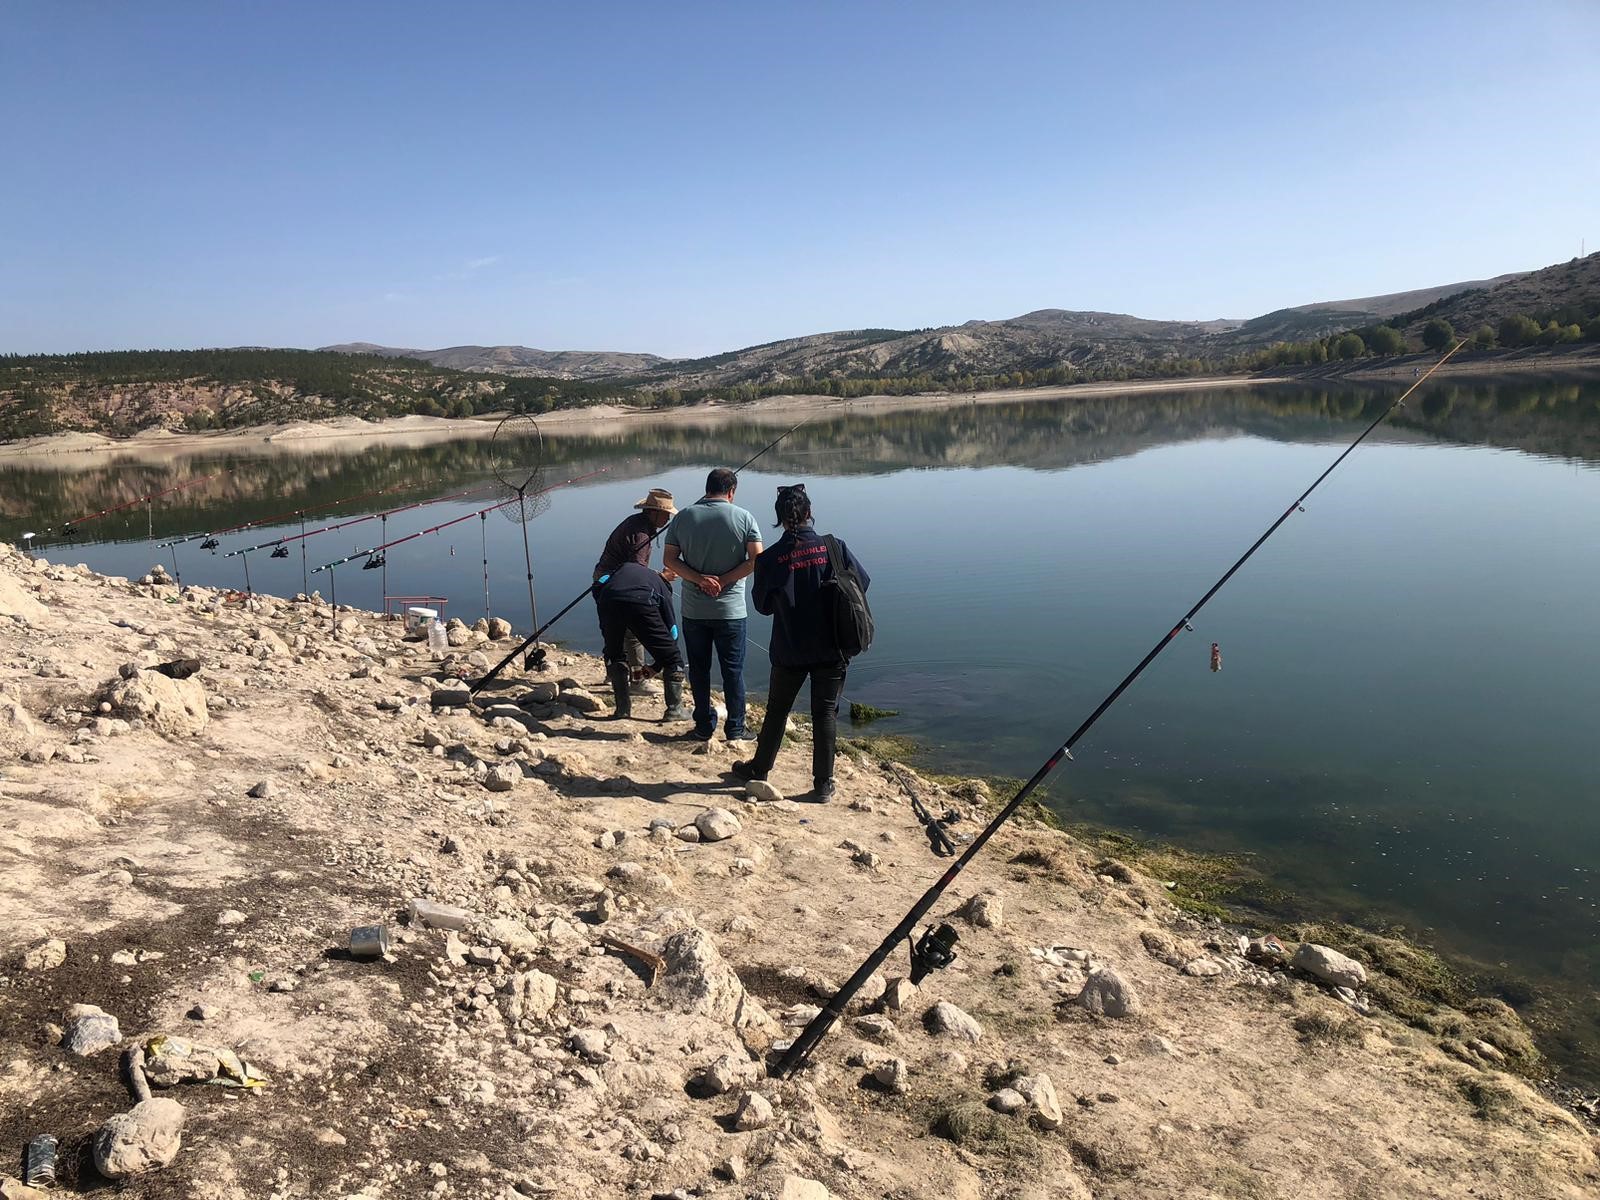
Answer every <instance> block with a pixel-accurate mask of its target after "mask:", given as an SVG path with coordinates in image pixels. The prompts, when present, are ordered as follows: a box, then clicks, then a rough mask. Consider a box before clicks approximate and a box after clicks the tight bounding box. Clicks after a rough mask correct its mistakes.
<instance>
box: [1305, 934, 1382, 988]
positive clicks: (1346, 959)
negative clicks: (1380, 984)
mask: <svg viewBox="0 0 1600 1200" xmlns="http://www.w3.org/2000/svg"><path fill="white" fill-rule="evenodd" d="M1294 965H1295V966H1297V967H1299V968H1300V969H1301V970H1302V971H1304V972H1305V973H1306V974H1307V975H1314V976H1316V977H1317V978H1318V979H1320V980H1322V982H1323V983H1326V984H1328V985H1330V986H1332V987H1347V988H1358V987H1360V986H1361V985H1362V984H1364V983H1366V982H1367V969H1366V968H1365V967H1363V966H1362V965H1361V964H1360V963H1358V962H1357V961H1356V960H1355V959H1353V958H1351V957H1350V956H1349V955H1347V954H1340V953H1339V952H1338V951H1337V950H1333V949H1330V948H1329V947H1327V946H1318V945H1317V944H1315V943H1314V942H1302V943H1301V945H1300V949H1298V950H1296V951H1295V952H1294Z"/></svg>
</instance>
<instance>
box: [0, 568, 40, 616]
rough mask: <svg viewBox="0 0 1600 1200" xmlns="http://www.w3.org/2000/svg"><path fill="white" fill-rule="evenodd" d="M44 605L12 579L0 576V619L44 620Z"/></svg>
mask: <svg viewBox="0 0 1600 1200" xmlns="http://www.w3.org/2000/svg"><path fill="white" fill-rule="evenodd" d="M44 612H45V609H44V605H42V604H40V603H39V601H38V600H36V599H35V598H34V597H33V596H31V595H29V594H28V593H27V592H26V591H25V590H24V589H23V587H22V585H21V584H19V583H17V582H16V581H15V580H13V579H7V578H6V577H4V576H0V617H14V618H16V619H18V620H21V621H27V622H30V623H31V622H34V621H39V620H42V619H43V618H44Z"/></svg>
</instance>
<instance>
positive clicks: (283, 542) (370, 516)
mask: <svg viewBox="0 0 1600 1200" xmlns="http://www.w3.org/2000/svg"><path fill="white" fill-rule="evenodd" d="M482 490H483V485H482V484H479V485H478V486H477V487H470V488H468V489H467V490H466V491H464V492H452V493H451V494H450V495H448V496H435V497H434V498H433V499H431V500H415V501H413V502H412V503H410V504H402V505H400V506H399V507H398V508H386V509H384V510H383V511H382V512H374V513H366V514H365V515H363V516H359V517H351V518H350V519H349V520H346V521H336V522H334V523H333V524H332V525H324V526H322V528H320V529H313V530H310V531H309V532H307V531H304V530H302V531H301V532H300V533H292V534H288V535H286V536H284V537H281V538H273V539H272V540H271V541H270V542H262V543H261V544H260V545H259V546H245V547H242V548H241V549H238V550H229V551H228V552H227V553H226V554H224V555H223V556H222V557H223V558H233V557H234V556H235V555H239V554H254V553H255V552H256V551H257V550H268V549H271V548H273V547H275V546H287V545H288V544H289V543H290V542H298V541H300V540H301V539H302V538H314V537H316V536H317V535H319V534H323V533H335V532H337V531H338V530H340V529H349V528H350V527H351V526H352V525H360V524H362V523H363V522H366V521H376V520H379V519H380V518H381V519H382V520H384V521H387V520H388V519H389V518H390V517H392V516H394V515H395V514H396V513H403V512H410V511H411V510H412V509H414V508H426V507H427V506H428V505H430V504H443V503H444V502H445V501H447V500H464V499H466V498H467V497H468V496H471V495H473V494H474V493H477V492H481V491H482ZM363 553H365V551H363ZM320 569H321V568H318V570H320ZM315 573H316V572H315V571H313V572H312V574H315Z"/></svg>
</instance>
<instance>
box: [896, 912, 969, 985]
mask: <svg viewBox="0 0 1600 1200" xmlns="http://www.w3.org/2000/svg"><path fill="white" fill-rule="evenodd" d="M907 940H909V939H907ZM960 940H961V935H960V934H958V933H957V932H956V931H955V930H954V929H953V928H951V926H950V925H948V924H945V925H940V926H939V928H937V929H935V928H934V927H933V926H931V925H930V926H928V928H926V929H924V930H923V931H922V936H921V937H920V938H918V939H917V940H916V942H915V943H913V944H912V946H911V982H912V983H921V982H922V981H923V980H924V979H925V978H927V975H928V972H929V971H942V970H944V968H945V967H948V966H949V965H950V964H951V963H953V962H955V960H956V943H957V942H959V941H960Z"/></svg>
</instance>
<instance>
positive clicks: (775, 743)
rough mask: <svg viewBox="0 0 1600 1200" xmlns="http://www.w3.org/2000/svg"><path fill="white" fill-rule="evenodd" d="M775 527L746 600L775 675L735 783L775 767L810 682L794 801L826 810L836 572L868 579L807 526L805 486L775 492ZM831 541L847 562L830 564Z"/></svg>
mask: <svg viewBox="0 0 1600 1200" xmlns="http://www.w3.org/2000/svg"><path fill="white" fill-rule="evenodd" d="M775 507H776V509H777V517H778V524H779V525H781V526H782V527H783V531H784V532H783V537H782V538H780V539H779V540H778V543H777V545H775V546H772V547H770V548H768V549H766V550H764V551H762V553H761V555H760V557H759V558H757V559H756V569H755V575H754V576H753V578H752V581H751V584H752V586H751V589H750V595H751V599H752V600H753V601H754V602H755V606H756V609H757V611H759V612H762V613H767V614H769V615H770V616H771V617H772V647H771V651H770V657H771V659H772V677H771V682H770V683H769V684H768V688H767V715H766V716H765V717H764V718H762V721H761V736H760V737H759V738H758V739H757V741H756V753H755V757H754V758H752V759H750V760H749V761H747V762H736V763H734V764H733V773H734V774H735V775H737V776H738V777H739V778H740V779H745V780H753V779H765V778H766V777H767V773H768V772H769V771H771V770H772V767H773V764H774V763H776V762H777V761H778V750H779V748H780V747H781V746H782V745H783V733H784V727H785V725H786V723H787V722H788V719H789V710H790V709H791V708H793V707H794V702H795V697H796V696H798V695H799V694H800V685H801V684H803V683H805V682H806V680H807V679H809V680H810V681H811V784H812V789H811V794H810V795H809V796H806V797H796V798H797V799H805V800H809V801H811V802H812V803H815V804H825V803H826V802H827V801H829V800H831V799H833V757H834V746H835V743H836V742H837V740H838V730H839V696H840V694H841V693H843V691H844V678H845V671H846V669H847V668H848V666H849V653H847V652H846V650H845V649H843V648H841V647H840V645H839V637H838V630H837V627H836V624H835V617H834V604H833V597H832V595H831V589H829V588H827V587H825V585H826V584H827V583H828V582H830V581H831V580H832V579H833V578H834V575H835V572H836V571H837V570H840V569H848V570H853V571H854V572H855V575H856V578H857V579H858V580H859V581H860V585H861V589H862V591H863V592H865V590H866V588H867V585H868V583H869V580H868V579H867V572H866V569H865V568H864V567H862V565H861V562H860V560H858V559H857V558H856V556H855V555H854V554H851V553H850V550H849V547H847V546H846V545H845V544H844V543H843V542H842V541H838V540H837V539H835V538H831V537H827V538H825V537H822V536H820V535H819V534H818V533H817V531H816V530H815V529H813V528H812V526H811V501H810V500H809V499H808V498H807V497H806V489H805V485H804V484H803V483H797V484H794V485H793V486H790V487H780V488H779V489H778V500H777V504H776V506H775ZM830 543H831V544H832V545H833V546H836V547H837V548H838V552H839V556H840V558H842V559H843V560H844V561H843V562H842V563H834V562H833V561H832V560H831V558H830V549H829V545H830Z"/></svg>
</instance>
